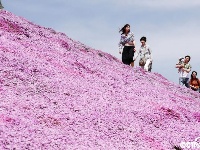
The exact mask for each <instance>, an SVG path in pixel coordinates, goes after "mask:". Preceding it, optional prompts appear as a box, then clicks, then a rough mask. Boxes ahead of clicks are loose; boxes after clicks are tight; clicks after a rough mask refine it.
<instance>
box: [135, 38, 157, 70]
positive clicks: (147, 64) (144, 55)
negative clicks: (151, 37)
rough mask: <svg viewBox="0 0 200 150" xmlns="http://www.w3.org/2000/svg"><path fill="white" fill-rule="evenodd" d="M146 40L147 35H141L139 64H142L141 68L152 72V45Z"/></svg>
mask: <svg viewBox="0 0 200 150" xmlns="http://www.w3.org/2000/svg"><path fill="white" fill-rule="evenodd" d="M146 41H147V38H146V37H144V36H143V37H141V39H140V42H141V47H140V49H139V52H138V54H137V57H138V55H140V60H139V66H141V68H143V69H144V70H146V71H149V72H151V69H152V62H153V59H152V51H151V49H150V46H149V45H147V44H146ZM137 57H136V58H137ZM136 58H135V59H136Z"/></svg>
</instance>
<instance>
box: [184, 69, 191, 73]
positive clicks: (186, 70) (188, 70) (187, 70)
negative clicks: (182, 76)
mask: <svg viewBox="0 0 200 150" xmlns="http://www.w3.org/2000/svg"><path fill="white" fill-rule="evenodd" d="M183 71H185V72H187V73H189V72H190V71H191V68H188V69H186V68H183Z"/></svg>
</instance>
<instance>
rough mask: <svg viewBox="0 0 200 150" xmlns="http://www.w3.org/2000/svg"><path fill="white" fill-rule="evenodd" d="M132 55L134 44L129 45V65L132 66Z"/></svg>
mask: <svg viewBox="0 0 200 150" xmlns="http://www.w3.org/2000/svg"><path fill="white" fill-rule="evenodd" d="M133 57H134V46H129V60H130V65H131V67H134V61H133Z"/></svg>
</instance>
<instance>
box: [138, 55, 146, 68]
mask: <svg viewBox="0 0 200 150" xmlns="http://www.w3.org/2000/svg"><path fill="white" fill-rule="evenodd" d="M145 64H146V59H145V57H142V58H140V60H139V66H144V65H145Z"/></svg>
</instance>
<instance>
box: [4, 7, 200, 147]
mask: <svg viewBox="0 0 200 150" xmlns="http://www.w3.org/2000/svg"><path fill="white" fill-rule="evenodd" d="M0 77H1V78H0V149H2V150H4V149H13V150H14V149H15V150H23V149H30V150H32V149H34V150H35V149H42V150H46V149H48V150H68V149H69V150H72V149H81V150H82V149H83V150H98V149H99V150H100V149H105V150H106V149H112V150H114V149H116V150H118V149H120V150H122V149H123V150H124V149H130V150H151V149H152V150H168V149H173V148H174V147H175V146H177V147H178V146H179V144H180V142H182V141H193V140H194V139H195V138H197V137H199V136H200V130H199V129H200V95H199V94H198V93H195V92H193V91H191V90H189V89H186V88H184V87H180V86H178V85H176V84H174V83H172V82H169V81H168V80H167V79H165V78H164V77H162V76H161V75H159V74H157V73H149V72H144V71H143V70H141V69H139V68H135V69H132V68H131V67H129V66H126V65H123V64H122V63H121V62H120V61H119V60H118V59H116V58H115V57H113V56H111V55H109V54H107V53H103V52H101V51H99V50H94V49H92V48H90V47H87V46H85V45H83V44H81V43H80V42H77V41H74V40H72V39H70V38H69V37H67V36H66V35H64V34H63V33H58V32H56V31H54V30H52V29H49V28H44V27H41V26H38V25H35V24H33V23H31V22H29V21H27V20H26V19H24V18H21V17H18V16H15V15H13V14H12V13H10V12H7V11H3V10H2V11H0Z"/></svg>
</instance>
